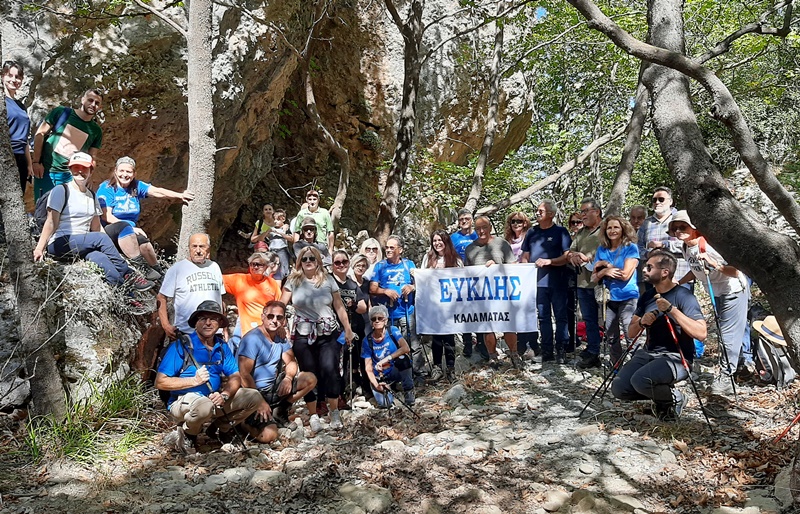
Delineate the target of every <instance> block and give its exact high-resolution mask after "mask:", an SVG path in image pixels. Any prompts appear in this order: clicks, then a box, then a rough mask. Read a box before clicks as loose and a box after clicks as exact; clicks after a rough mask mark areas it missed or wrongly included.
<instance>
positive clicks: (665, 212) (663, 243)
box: [637, 186, 694, 291]
mask: <svg viewBox="0 0 800 514" xmlns="http://www.w3.org/2000/svg"><path fill="white" fill-rule="evenodd" d="M652 203H653V215H652V216H650V217H648V218H647V219H645V220H644V223H642V226H641V227H640V228H639V242H638V245H637V246H638V247H639V262H646V261H647V259H648V257H649V256H650V252H653V251H654V250H664V251H667V252H669V253H671V254H672V255H673V256H674V257H675V259H676V260H677V262H678V269H677V270H676V271H675V273H674V275H675V276H676V277H683V276H685V275H686V274H687V273H689V264H688V263H687V262H686V260H685V259H684V258H683V254H682V253H681V247H682V245H683V244H682V243H681V242H680V241H678V239H677V238H674V237H670V235H669V234H668V233H667V232H668V231H669V222H670V221H672V215H673V214H674V213H676V212H678V211H677V209H675V207H674V205H675V201H674V200H673V199H672V190H671V189H670V188H668V187H666V186H659V187H657V188H656V190H655V191H654V192H653V198H652ZM693 286H694V282H690V283H688V284H685V285H684V287H686V288H687V289H689V290H690V291H692V290H693ZM646 288H647V289H650V286H649V284H646Z"/></svg>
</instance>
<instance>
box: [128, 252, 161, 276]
mask: <svg viewBox="0 0 800 514" xmlns="http://www.w3.org/2000/svg"><path fill="white" fill-rule="evenodd" d="M129 262H130V264H131V265H132V266H133V267H134V268H136V269H137V270H138V271H139V273H141V274H142V276H143V277H144V278H145V279H147V280H150V281H156V280H161V273H159V272H158V271H156V269H155V268H153V267H151V266H150V265H149V264H148V263H147V261H145V260H144V257H142V256H141V255H139V256H138V257H134V258H133V259H130V261H129Z"/></svg>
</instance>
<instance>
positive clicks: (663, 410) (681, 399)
mask: <svg viewBox="0 0 800 514" xmlns="http://www.w3.org/2000/svg"><path fill="white" fill-rule="evenodd" d="M672 397H673V401H672V402H670V403H657V404H656V405H655V411H656V417H658V419H660V420H661V421H678V419H679V418H680V417H681V414H683V410H684V409H685V408H686V404H687V403H689V397H688V396H686V395H685V394H683V393H681V392H680V391H678V390H677V389H674V390H673V391H672Z"/></svg>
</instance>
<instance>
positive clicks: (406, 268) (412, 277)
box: [400, 257, 414, 284]
mask: <svg viewBox="0 0 800 514" xmlns="http://www.w3.org/2000/svg"><path fill="white" fill-rule="evenodd" d="M400 260H401V261H402V262H403V268H405V270H406V273H407V274H408V277H409V278H410V279H411V283H412V284H413V283H414V275H412V274H411V269H410V268H409V267H408V259H406V258H405V257H403V258H401V259H400Z"/></svg>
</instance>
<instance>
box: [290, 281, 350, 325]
mask: <svg viewBox="0 0 800 514" xmlns="http://www.w3.org/2000/svg"><path fill="white" fill-rule="evenodd" d="M283 287H284V289H286V290H287V291H291V293H292V305H294V310H295V313H296V314H297V317H298V318H304V319H309V320H313V321H316V320H318V319H320V318H335V317H336V313H335V312H334V310H333V293H337V292H339V286H338V285H336V281H335V280H334V279H333V277H332V276H330V275H326V276H325V282H323V283H322V286H320V287H316V285H315V284H314V281H313V280H309V279H307V278H303V281H302V282H300V284H299V285H297V286H295V285H294V284H293V283H292V282H291V281H287V282H286V284H285V285H284V286H283Z"/></svg>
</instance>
